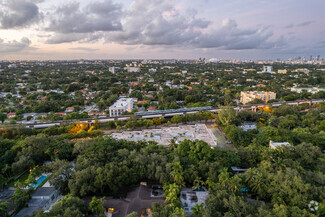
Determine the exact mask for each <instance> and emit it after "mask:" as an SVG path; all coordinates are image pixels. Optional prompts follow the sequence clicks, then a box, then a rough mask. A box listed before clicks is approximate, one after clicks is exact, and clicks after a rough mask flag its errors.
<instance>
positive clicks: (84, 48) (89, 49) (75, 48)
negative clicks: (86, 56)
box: [69, 47, 98, 51]
mask: <svg viewBox="0 0 325 217" xmlns="http://www.w3.org/2000/svg"><path fill="white" fill-rule="evenodd" d="M69 49H70V50H81V51H96V50H98V49H93V48H88V47H72V48H69Z"/></svg>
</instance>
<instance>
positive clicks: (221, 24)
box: [0, 0, 325, 60]
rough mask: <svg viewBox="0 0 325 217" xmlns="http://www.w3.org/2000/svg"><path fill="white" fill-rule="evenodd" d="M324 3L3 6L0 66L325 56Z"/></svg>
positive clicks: (239, 0) (256, 0) (172, 0)
mask: <svg viewBox="0 0 325 217" xmlns="http://www.w3.org/2000/svg"><path fill="white" fill-rule="evenodd" d="M324 9H325V1H324V0H308V1H306V0H269V1H266V0H119V1H117V0H115V1H113V0H79V1H70V0H65V1H63V0H0V59H1V60H5V59H22V60H30V59H33V60H34V59H42V60H47V59H60V60H61V59H62V60H63V59H80V58H84V59H142V58H147V59H160V58H164V59H170V58H180V59H185V58H199V57H206V58H221V59H230V58H240V59H274V58H282V59H287V58H290V57H295V56H306V57H308V58H309V56H310V55H314V56H316V55H321V56H323V57H324V56H325V13H324Z"/></svg>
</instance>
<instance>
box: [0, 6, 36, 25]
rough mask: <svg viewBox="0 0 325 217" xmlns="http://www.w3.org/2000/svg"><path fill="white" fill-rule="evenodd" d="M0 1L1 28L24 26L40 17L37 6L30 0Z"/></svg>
mask: <svg viewBox="0 0 325 217" xmlns="http://www.w3.org/2000/svg"><path fill="white" fill-rule="evenodd" d="M0 3H1V4H2V9H0V25H1V28H3V29H10V28H20V27H26V26H28V25H30V24H32V23H34V22H37V21H39V19H40V17H41V14H40V12H39V9H38V6H37V5H36V4H35V3H34V2H32V1H28V0H8V1H2V2H0Z"/></svg>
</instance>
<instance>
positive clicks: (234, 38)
mask: <svg viewBox="0 0 325 217" xmlns="http://www.w3.org/2000/svg"><path fill="white" fill-rule="evenodd" d="M176 3H177V2H176V0H151V1H147V0H134V1H133V2H132V3H131V5H130V7H129V8H126V9H124V10H122V6H121V5H120V4H115V3H113V2H112V1H111V0H104V1H101V2H95V3H89V4H88V5H86V6H84V7H82V6H81V5H80V4H79V3H77V2H73V3H69V4H66V5H63V6H60V7H58V8H57V9H55V10H54V12H53V13H51V14H50V16H49V17H50V18H49V24H48V25H47V27H46V28H45V30H46V31H47V32H52V34H51V37H48V39H47V40H46V41H45V43H47V44H60V43H72V42H78V43H89V42H96V41H98V40H100V39H104V41H105V42H106V43H117V44H124V45H140V46H141V45H144V46H163V47H166V46H167V47H172V46H177V47H183V48H185V47H187V48H189V47H192V48H220V49H224V50H242V49H269V48H275V47H279V46H284V45H285V40H284V38H279V39H276V40H274V39H272V38H273V31H272V30H271V29H270V27H268V26H259V27H254V28H249V29H248V28H240V27H238V24H237V22H236V21H234V20H231V19H224V20H223V21H222V25H221V26H220V27H219V28H217V29H213V28H212V27H211V24H212V22H211V21H209V20H205V19H203V18H200V17H197V14H198V11H197V10H196V9H193V8H192V9H187V10H185V11H181V10H180V9H179V8H178V7H177V4H176Z"/></svg>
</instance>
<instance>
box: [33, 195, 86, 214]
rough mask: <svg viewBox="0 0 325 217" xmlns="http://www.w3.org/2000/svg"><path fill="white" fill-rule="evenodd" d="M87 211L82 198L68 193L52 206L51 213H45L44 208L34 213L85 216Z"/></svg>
mask: <svg viewBox="0 0 325 217" xmlns="http://www.w3.org/2000/svg"><path fill="white" fill-rule="evenodd" d="M85 213H86V207H85V202H84V201H83V200H82V199H80V198H78V197H72V196H70V195H66V196H65V197H64V198H63V199H61V200H60V201H59V202H57V203H56V204H55V205H54V206H53V207H52V209H51V211H50V212H49V213H47V214H46V215H45V214H44V212H43V210H39V211H37V212H35V213H34V214H33V217H50V216H55V217H59V216H60V217H71V216H73V217H84V216H85Z"/></svg>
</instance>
